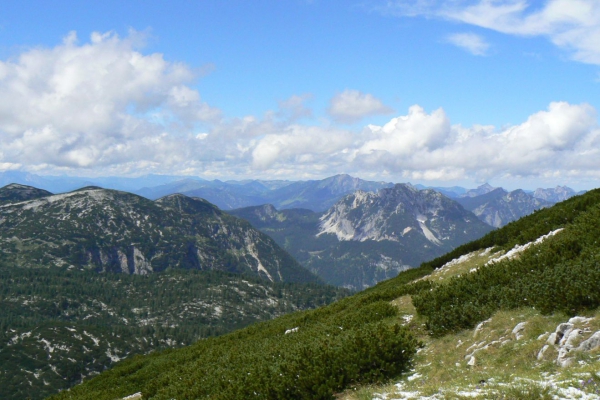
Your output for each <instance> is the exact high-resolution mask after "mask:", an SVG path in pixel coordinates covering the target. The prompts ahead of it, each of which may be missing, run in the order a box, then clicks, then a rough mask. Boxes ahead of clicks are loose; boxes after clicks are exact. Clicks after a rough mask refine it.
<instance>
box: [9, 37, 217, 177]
mask: <svg viewBox="0 0 600 400" xmlns="http://www.w3.org/2000/svg"><path fill="white" fill-rule="evenodd" d="M140 42H141V38H140V35H139V34H137V33H135V32H132V33H131V34H130V36H129V37H126V38H120V37H118V36H117V35H116V34H114V33H111V32H108V33H103V34H101V33H94V34H92V35H91V39H90V42H89V43H84V44H78V41H77V36H76V34H75V33H74V32H71V33H69V35H67V36H66V37H65V38H64V40H63V42H62V43H61V44H59V45H57V46H56V47H54V48H34V49H31V50H28V51H25V52H23V53H21V54H20V55H19V56H18V57H17V58H15V59H14V60H8V61H0V146H1V147H2V149H3V152H2V156H1V159H0V162H2V163H15V162H16V163H21V162H23V163H26V164H28V165H30V166H31V167H32V168H35V166H36V165H50V166H55V167H57V168H63V167H64V168H78V167H82V168H92V167H102V166H108V165H113V164H118V163H126V162H131V161H135V160H139V161H142V160H143V161H146V162H148V161H152V162H156V161H158V160H162V161H167V162H176V160H178V159H180V156H179V155H177V154H181V153H182V151H181V150H180V149H178V150H177V151H176V152H174V154H173V155H166V154H165V152H166V151H168V150H169V149H172V148H174V147H178V145H177V143H176V142H177V141H181V140H187V139H184V137H185V135H183V136H181V135H180V136H179V137H175V136H171V135H164V130H165V126H166V125H171V126H170V127H169V129H170V130H175V128H174V127H173V125H177V126H190V125H194V124H197V123H199V122H202V121H214V120H217V119H218V118H219V116H220V112H219V110H217V109H214V108H212V107H210V106H209V105H207V104H206V103H203V102H202V101H201V99H200V95H199V94H198V92H197V91H195V90H193V89H191V88H190V87H188V86H186V85H187V84H188V83H190V82H191V81H192V80H193V79H194V78H195V76H194V73H192V71H191V70H190V69H189V68H188V67H187V66H185V65H183V64H179V63H171V62H167V61H165V60H164V58H163V56H162V55H161V54H157V53H154V54H148V55H145V54H142V53H141V52H139V51H138V50H136V47H137V46H138V45H139V43H140ZM183 147H184V151H183V153H185V152H186V151H189V149H187V148H186V146H185V145H184V146H183ZM167 159H168V160H167Z"/></svg>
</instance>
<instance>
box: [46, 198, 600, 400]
mask: <svg viewBox="0 0 600 400" xmlns="http://www.w3.org/2000/svg"><path fill="white" fill-rule="evenodd" d="M550 232H554V234H553V235H548V234H549V233H550ZM544 235H548V236H547V238H545V240H544V241H541V240H539V241H538V243H537V244H531V245H529V247H528V248H527V249H526V250H524V251H522V252H520V253H518V255H517V256H516V257H513V258H508V257H507V258H505V259H504V260H500V261H495V262H491V263H488V264H485V265H479V266H478V267H477V268H473V269H472V270H467V271H465V272H464V273H461V274H459V275H456V276H454V277H452V278H449V279H446V280H443V281H435V280H431V279H421V278H424V277H427V276H428V275H429V274H431V273H432V272H433V271H435V269H437V268H441V267H442V266H444V265H445V264H446V263H447V262H449V261H451V260H455V259H457V258H459V257H461V256H466V255H468V254H469V253H473V252H478V253H482V254H484V253H485V254H489V253H493V254H499V255H500V254H502V253H504V252H506V251H507V250H510V249H513V248H514V247H515V246H517V245H526V244H529V243H531V242H535V241H536V240H537V239H539V238H540V237H542V236H544ZM598 238H600V190H594V191H591V192H588V193H587V194H585V195H582V196H577V197H574V198H572V199H569V200H567V201H565V202H563V203H559V204H558V205H556V206H554V207H552V208H549V209H544V210H541V211H538V212H536V213H534V214H533V215H531V216H528V217H525V218H523V219H521V220H519V221H516V222H513V223H511V224H509V225H507V226H506V227H504V228H502V229H499V230H497V231H493V232H491V233H489V234H488V235H486V236H485V237H483V238H481V239H479V240H477V241H474V242H471V243H468V244H466V245H463V246H461V247H459V248H457V249H456V250H454V251H453V252H451V253H449V254H447V255H445V256H443V257H440V258H438V259H436V260H433V261H432V262H429V263H424V264H423V265H422V266H421V267H420V268H417V269H413V270H409V271H406V272H403V273H401V274H400V275H398V277H396V278H393V279H390V280H388V281H385V282H382V283H380V284H378V285H377V286H375V287H373V288H370V289H367V290H365V291H363V292H361V293H358V294H356V295H354V296H352V297H349V298H346V299H343V300H341V301H338V302H336V303H334V304H332V305H330V306H326V307H323V308H320V309H318V310H313V311H307V312H303V313H294V314H291V315H286V316H284V317H281V318H278V319H276V320H273V321H269V322H265V323H261V324H257V325H254V326H251V327H249V328H245V329H243V330H241V331H238V332H235V333H232V334H229V335H225V336H222V337H219V338H214V339H209V340H203V341H200V342H198V343H196V344H194V345H193V346H190V347H187V348H182V349H178V350H173V351H168V352H164V353H160V354H154V355H152V356H149V357H140V358H136V359H133V360H129V361H125V362H123V363H122V364H120V365H118V366H117V367H116V368H114V369H112V370H111V371H108V372H106V373H104V374H102V375H100V376H99V377H96V378H94V379H91V380H90V381H88V382H86V383H85V384H84V385H82V386H78V387H75V388H73V389H72V390H71V391H70V392H64V393H61V394H60V395H58V396H56V397H55V398H56V399H67V398H77V399H103V398H106V399H113V398H118V397H124V396H126V395H130V394H133V393H137V392H140V393H141V394H142V396H143V398H144V399H171V398H208V397H210V398H221V399H235V398H270V399H278V398H290V399H291V398H332V396H333V395H334V394H335V393H338V392H340V391H342V390H344V389H346V388H351V387H355V386H356V385H360V384H363V383H368V382H384V381H386V380H388V379H390V378H393V377H398V376H400V374H401V373H402V372H403V371H406V370H407V369H408V368H410V366H411V362H412V361H411V360H413V357H414V355H415V353H416V350H417V347H419V339H418V337H419V334H420V332H428V335H429V336H428V337H431V338H436V337H442V336H444V335H449V334H453V333H454V332H459V331H462V330H464V329H469V328H473V327H474V326H475V325H476V324H478V323H480V322H483V321H484V320H486V318H489V317H490V316H492V315H495V313H497V312H499V311H503V310H504V311H510V310H513V309H520V308H524V307H525V308H527V307H529V308H531V307H532V306H533V307H535V308H536V309H538V310H541V311H542V313H552V312H564V313H566V314H567V316H569V315H571V316H572V315H575V314H576V313H579V312H583V311H586V310H588V311H589V310H595V309H597V307H598V306H599V305H600V296H599V293H600V249H599V246H598V240H600V239H598ZM488 249H489V250H488ZM515 254H517V253H516V252H515ZM411 297H412V300H413V303H414V306H415V308H416V311H417V312H418V316H417V318H415V319H416V320H418V321H422V322H423V323H424V324H425V325H424V328H425V330H423V327H422V326H421V325H420V322H418V323H415V322H414V321H412V322H411V318H401V316H402V315H399V314H398V312H399V308H400V304H401V303H402V302H406V301H407V300H408V302H409V303H410V299H411ZM402 299H404V300H402ZM411 307H412V304H411ZM514 323H517V322H514ZM286 332H287V333H286ZM509 332H510V331H509ZM428 340H429V339H428ZM458 345H460V342H459V344H458ZM516 346H517V347H518V343H517V345H516ZM517 353H518V352H517ZM515 354H516V353H515ZM532 357H533V358H535V354H532ZM457 365H458V364H457ZM488 373H490V372H488ZM424 379H426V377H424ZM506 390H508V389H506Z"/></svg>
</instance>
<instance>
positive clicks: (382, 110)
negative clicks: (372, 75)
mask: <svg viewBox="0 0 600 400" xmlns="http://www.w3.org/2000/svg"><path fill="white" fill-rule="evenodd" d="M392 111H393V110H392V109H391V108H389V107H387V106H386V105H384V104H383V103H382V102H381V100H379V99H377V98H376V97H374V96H373V95H371V94H368V93H361V92H359V91H358V90H345V91H343V92H342V93H338V94H337V95H335V96H334V97H333V98H332V99H331V102H330V105H329V110H328V112H329V115H331V116H332V117H333V118H334V119H335V120H336V121H339V122H343V123H352V122H356V121H359V120H361V119H362V118H364V117H366V116H369V115H381V114H389V113H391V112H392Z"/></svg>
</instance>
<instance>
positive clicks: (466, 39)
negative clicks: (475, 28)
mask: <svg viewBox="0 0 600 400" xmlns="http://www.w3.org/2000/svg"><path fill="white" fill-rule="evenodd" d="M446 40H447V41H448V43H451V44H453V45H455V46H457V47H460V48H461V49H463V50H466V51H468V52H469V53H471V54H473V55H476V56H484V55H485V54H486V52H487V50H488V49H489V47H490V45H489V43H487V42H486V41H485V39H484V38H483V37H481V36H479V35H477V34H475V33H454V34H452V35H449V36H448V37H447V38H446Z"/></svg>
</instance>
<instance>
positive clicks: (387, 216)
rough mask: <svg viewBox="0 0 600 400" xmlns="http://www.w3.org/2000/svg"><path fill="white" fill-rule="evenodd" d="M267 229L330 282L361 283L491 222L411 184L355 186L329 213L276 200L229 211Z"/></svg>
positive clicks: (449, 244)
mask: <svg viewBox="0 0 600 400" xmlns="http://www.w3.org/2000/svg"><path fill="white" fill-rule="evenodd" d="M230 213H232V214H233V215H236V216H238V217H240V218H244V219H246V220H248V221H250V223H252V225H253V226H255V227H256V228H257V229H260V230H262V231H263V232H265V233H267V234H268V235H270V236H271V237H273V239H275V241H276V242H277V243H278V244H279V245H280V246H282V247H284V248H285V249H286V250H287V251H289V252H290V253H291V254H292V255H293V256H294V257H295V258H296V259H297V260H298V261H299V262H300V263H301V264H302V265H304V266H305V267H306V268H308V269H310V270H311V271H314V272H315V273H316V274H317V275H319V276H320V277H321V278H323V279H324V280H325V281H326V282H327V283H330V284H333V285H337V286H343V287H348V288H353V289H363V288H365V287H368V286H372V285H374V284H376V283H377V282H379V281H382V280H384V279H389V278H392V277H394V276H396V275H397V274H398V273H399V272H401V271H403V270H406V269H408V268H411V267H415V266H417V265H419V264H420V263H421V262H423V261H425V260H429V259H432V258H434V257H436V256H438V255H441V254H444V253H445V252H447V251H448V250H451V249H452V248H454V247H456V246H458V245H460V244H462V243H465V242H468V241H469V240H472V239H475V238H478V237H481V236H482V235H483V234H485V233H486V232H488V231H489V230H490V229H491V228H489V227H488V226H487V225H485V224H484V223H482V222H480V221H479V220H478V219H477V218H476V217H475V216H474V215H473V214H472V213H470V212H468V211H465V210H464V209H463V208H462V207H461V206H460V205H458V204H457V203H456V202H454V201H452V200H450V199H448V198H446V197H445V196H443V195H441V194H439V193H437V192H435V191H433V190H423V191H419V190H417V189H415V188H414V187H412V186H410V185H403V184H398V185H395V186H394V187H393V188H387V189H382V190H380V191H379V192H377V193H376V194H375V193H369V192H364V191H358V192H356V193H354V194H351V195H348V196H346V197H344V198H343V199H341V200H339V201H338V202H337V203H336V204H335V205H334V206H333V207H331V208H330V209H329V210H328V211H326V212H324V213H313V212H311V211H310V210H301V209H290V210H280V211H277V209H276V208H275V207H273V206H272V205H265V206H259V207H248V208H244V209H239V210H233V211H230Z"/></svg>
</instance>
